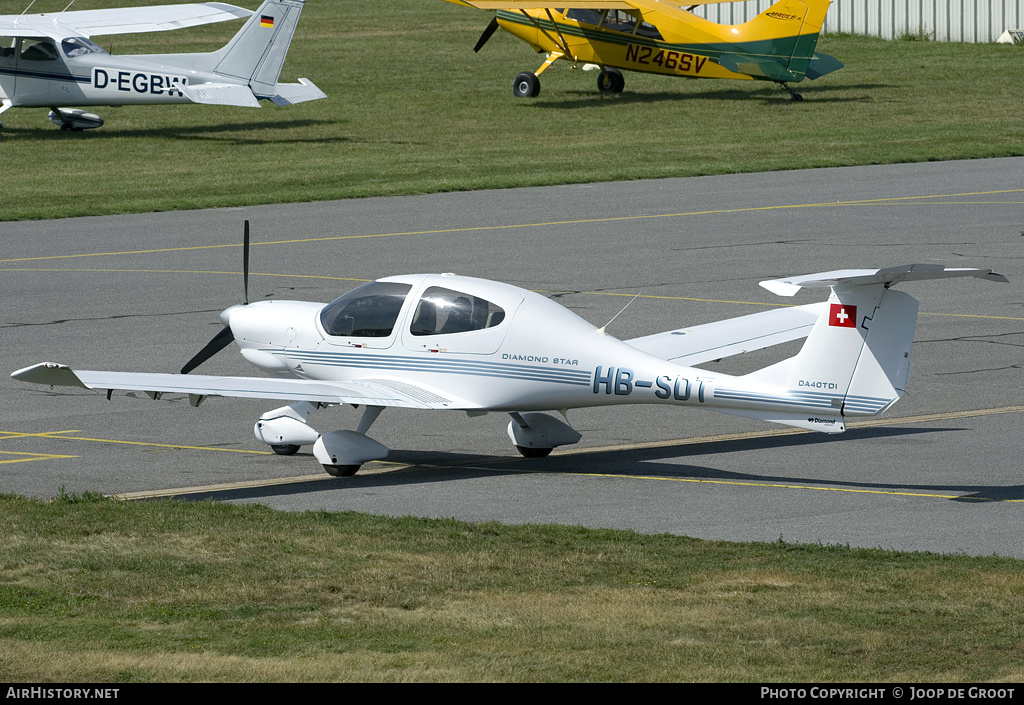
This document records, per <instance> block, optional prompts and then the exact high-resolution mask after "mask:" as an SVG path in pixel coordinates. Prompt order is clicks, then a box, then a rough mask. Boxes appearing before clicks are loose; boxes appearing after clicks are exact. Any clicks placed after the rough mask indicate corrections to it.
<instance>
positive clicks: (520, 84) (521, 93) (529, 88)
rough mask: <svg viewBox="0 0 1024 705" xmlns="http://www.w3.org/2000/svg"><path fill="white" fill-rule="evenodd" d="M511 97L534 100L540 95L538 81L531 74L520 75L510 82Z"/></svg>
mask: <svg viewBox="0 0 1024 705" xmlns="http://www.w3.org/2000/svg"><path fill="white" fill-rule="evenodd" d="M512 95H514V96H515V97H516V98H536V97H537V96H539V95H540V79H539V78H537V77H536V76H535V75H534V74H532V73H521V74H519V75H518V76H516V80H515V81H513V82H512Z"/></svg>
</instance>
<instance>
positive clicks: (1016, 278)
mask: <svg viewBox="0 0 1024 705" xmlns="http://www.w3.org/2000/svg"><path fill="white" fill-rule="evenodd" d="M1022 205H1024V159H1020V158H1013V159H995V160H977V161H965V162H942V163H928V164H906V165H890V166H871V167H851V168H839V169H818V170H810V171H793V172H781V173H770V174H740V175H729V176H714V177H698V178H689V179H669V180H658V181H635V182H626V183H607V184H590V185H580V186H559V187H548V188H534V189H516V190H510V191H483V192H470V193H451V194H438V195H429V196H413V197H396V198H378V199H361V200H351V201H337V202H329V203H309V204H294V205H274V206H260V207H253V208H228V209H216V210H208V211H191V212H174V213H157V214H146V215H127V216H111V217H103V218H73V219H66V220H58V221H38V222H21V223H3V224H0V229H2V231H3V242H4V248H3V253H2V255H0V270H2V272H3V274H2V282H3V284H2V292H3V294H2V295H3V301H4V304H5V305H4V312H3V321H2V324H0V325H2V328H3V336H2V338H0V351H2V355H0V359H2V360H3V361H4V363H5V366H6V368H7V369H6V370H5V372H4V374H3V375H0V399H2V403H0V491H3V492H14V493H20V494H24V495H29V496H35V497H49V496H53V495H55V494H57V493H58V492H60V491H61V489H62V488H63V489H64V490H65V491H67V492H82V491H87V490H91V491H99V492H104V493H119V494H123V495H130V496H137V497H142V496H166V495H168V494H177V495H181V496H189V497H214V498H217V499H220V500H223V501H234V502H262V503H265V504H268V505H270V506H272V507H277V508H280V509H284V510H304V509H326V510H348V509H352V510H358V511H363V512H368V513H375V514H387V515H407V514H409V515H420V516H432V517H455V518H460V519H468V520H474V521H488V520H496V521H502V522H515V523H521V522H531V523H532V522H543V523H548V522H557V523H568V524H578V525H585V526H593V527H613V528H627V529H634V530H637V531H642V532H671V533H676V534H685V535H689V536H697V537H703V538H718V539H728V540H743V541H746V540H758V541H774V540H777V539H779V538H782V539H783V540H785V541H792V542H820V543H825V544H849V545H853V546H866V547H882V548H895V549H902V550H927V551H936V552H944V553H967V554H978V555H983V554H992V553H995V554H1000V555H1008V556H1016V557H1020V558H1024V479H1022V478H1024V463H1022V461H1021V452H1020V448H1021V440H1020V439H1021V433H1022V429H1024V380H1022V375H1024V254H1022V253H1024V249H1022V245H1024V208H1022ZM246 218H248V219H249V220H250V221H251V223H252V237H253V248H252V270H253V274H252V278H251V281H250V285H249V289H250V298H252V299H257V298H296V299H306V300H314V301H330V300H331V299H333V298H334V297H336V296H337V295H338V294H340V293H342V292H344V291H346V290H347V289H349V288H352V287H353V286H355V285H356V284H358V283H361V282H363V281H366V280H370V279H373V278H376V277H380V276H386V275H389V274H398V273H408V272H422V271H453V272H457V273H460V274H467V275H472V276H480V277H486V278H493V279H500V280H503V281H508V282H511V283H514V284H517V285H519V286H523V287H526V288H530V289H534V290H538V291H542V292H545V293H547V295H549V296H552V297H556V298H557V300H558V301H559V302H561V303H562V304H563V305H566V306H568V307H569V308H571V309H572V310H574V311H576V312H577V313H578V314H580V315H581V316H583V317H584V318H586V319H588V320H590V321H592V322H593V323H594V324H595V325H603V324H605V323H607V322H608V321H609V320H610V319H612V318H613V317H614V316H615V315H616V313H617V312H619V311H620V309H622V307H623V306H624V305H626V303H627V302H628V301H630V299H632V297H633V296H635V295H636V294H637V293H638V292H639V294H640V296H639V298H637V299H636V300H635V301H633V303H632V304H630V305H629V307H628V308H627V309H626V311H625V312H624V313H622V315H620V316H618V317H617V318H615V321H614V322H613V323H612V325H611V326H610V327H609V329H608V331H609V333H610V334H612V335H615V336H616V337H620V338H630V337H635V336H639V335H644V334H648V333H653V332H657V331H660V330H666V329H670V328H676V327H679V326H682V325H686V324H696V323H702V322H707V321H712V320H717V319H721V318H727V317H731V316H738V315H743V314H746V313H753V312H756V311H759V310H765V309H766V308H768V307H770V306H775V305H779V304H788V303H809V302H810V301H813V300H817V299H818V297H816V296H814V295H812V294H810V293H808V292H804V293H802V294H801V295H799V296H798V297H797V299H796V300H780V299H779V298H778V297H775V296H774V295H772V294H770V293H769V292H767V291H765V290H763V289H761V288H760V287H758V286H757V282H758V281H761V280H764V279H770V278H776V277H782V276H786V275H792V274H802V273H809V272H818V271H825V270H829V269H838V268H851V267H884V266H891V265H897V264H905V263H911V262H929V263H943V264H947V265H950V266H964V267H986V268H992V269H994V270H996V271H997V272H999V273H1001V274H1004V275H1006V276H1007V277H1009V279H1010V283H1009V284H993V283H990V282H985V281H979V280H953V281H927V282H918V283H910V284H906V285H903V286H901V289H902V290H903V291H906V292H908V293H910V294H911V295H913V296H914V297H915V298H917V299H919V300H920V302H921V314H920V316H919V319H918V328H917V334H916V342H915V345H914V357H913V370H912V373H911V379H910V385H909V387H908V394H907V396H906V397H905V398H904V399H902V400H901V401H900V402H898V403H897V404H896V405H895V407H893V409H892V410H891V411H890V412H888V414H887V415H886V416H885V417H883V418H882V419H878V420H873V421H872V422H869V423H864V424H855V425H853V426H852V427H851V429H850V430H849V431H848V432H847V433H846V434H845V435H843V436H838V437H833V436H823V435H818V434H811V433H799V432H794V431H793V430H792V429H787V428H781V427H773V426H770V425H768V424H763V423H759V422H756V421H753V420H749V419H741V418H737V417H731V416H725V415H721V414H715V413H710V412H701V411H698V410H689V409H687V410H683V409H664V408H653V407H642V406H638V407H628V408H618V409H589V410H578V411H570V412H569V419H570V421H571V422H572V424H573V426H574V427H575V428H576V429H577V430H579V431H580V432H581V433H582V434H583V440H582V441H581V442H580V444H578V445H577V446H574V447H569V448H563V449H559V450H558V451H556V452H555V454H553V455H552V456H551V457H549V458H547V459H544V460H525V459H521V458H519V457H518V456H517V455H516V453H515V450H514V449H513V448H512V447H511V444H510V443H509V441H508V439H507V437H506V435H505V425H506V424H507V422H508V418H507V416H502V415H500V414H490V415H487V416H483V417H476V418H468V417H467V416H466V415H464V414H461V413H458V412H422V411H407V410H388V411H386V412H385V413H384V414H383V415H382V416H381V418H380V419H379V420H378V421H377V423H376V424H375V425H374V427H373V429H372V431H371V433H370V435H371V436H373V437H374V438H376V439H377V440H379V441H380V442H382V443H384V444H385V445H387V446H389V447H390V448H392V449H393V450H392V453H391V455H390V456H389V458H388V461H387V462H383V463H374V464H372V465H369V466H366V467H365V468H364V469H363V470H361V471H360V474H359V475H357V476H355V477H353V478H347V479H333V478H329V477H328V476H327V475H326V474H323V473H322V471H321V470H320V467H319V465H318V464H317V463H316V461H315V460H314V459H313V457H312V454H311V453H310V452H305V451H304V452H302V453H300V454H298V455H296V456H293V457H290V458H282V457H279V456H276V455H273V454H270V453H268V452H267V451H266V450H265V447H263V446H262V444H260V443H259V442H258V441H256V439H255V438H254V437H253V434H252V425H253V422H254V421H255V420H256V418H258V417H259V415H260V414H261V413H262V412H263V411H266V410H267V409H269V408H271V407H273V406H277V404H275V403H273V402H270V403H267V402H257V401H248V400H241V401H239V400H228V399H218V398H214V399H210V400H208V401H206V402H205V403H204V404H203V405H201V406H200V407H198V408H191V407H189V405H188V402H187V400H185V399H182V398H178V399H174V398H172V399H167V398H165V399H164V400H161V401H152V400H150V399H149V398H147V397H146V396H145V395H143V394H137V395H124V394H115V395H114V397H113V398H112V399H111V400H110V401H108V400H107V399H106V398H105V395H103V394H98V393H94V392H88V391H85V390H76V389H69V388H58V389H55V390H50V389H48V388H44V387H38V386H31V385H26V384H21V383H18V382H15V381H14V380H12V379H10V378H9V376H8V375H9V373H10V372H11V371H13V370H15V369H18V368H21V367H25V366H27V365H30V364H33V363H35V362H40V361H43V360H53V361H57V362H62V363H65V364H69V365H72V366H74V367H78V368H81V369H118V370H129V371H160V372H173V371H177V370H178V369H179V368H180V367H181V365H182V364H183V363H184V362H185V361H186V360H188V359H189V358H190V357H191V356H192V355H193V354H194V353H195V352H196V351H197V350H198V349H199V348H200V347H201V346H202V345H203V344H205V343H206V341H207V340H209V339H210V338H211V337H212V336H213V334H214V333H216V332H217V330H218V329H219V328H220V322H219V321H218V319H217V313H218V312H219V311H220V310H221V309H223V308H225V307H227V306H229V305H231V304H234V303H237V302H239V301H240V299H241V297H242V284H241V274H240V270H241V247H240V241H241V228H242V221H243V219H246ZM550 344H551V350H550V354H551V355H558V342H557V341H551V343H550ZM744 358H750V359H732V360H726V361H723V362H722V363H720V364H719V365H718V366H717V369H722V370H725V371H728V372H735V373H738V372H743V371H746V370H750V369H755V368H757V367H760V366H763V365H765V364H768V363H770V362H772V361H774V360H775V359H778V358H777V352H774V351H762V352H759V353H754V354H751V355H749V356H744ZM199 371H200V372H205V373H208V374H250V373H252V368H251V367H249V366H248V365H247V363H245V361H244V360H243V359H242V358H241V357H240V356H239V355H237V354H234V353H233V348H229V349H228V350H226V351H224V352H222V353H221V354H219V355H218V356H217V357H215V358H214V359H212V360H210V361H209V362H208V363H206V364H205V365H204V366H203V367H202V368H200V370H199ZM357 421H358V412H356V411H353V410H351V409H347V408H334V409H330V410H326V411H324V412H321V413H319V414H317V415H316V416H314V417H313V424H314V425H315V426H316V427H317V428H319V429H321V430H323V431H327V430H332V429H334V428H351V427H353V426H354V424H355V423H356V422H357Z"/></svg>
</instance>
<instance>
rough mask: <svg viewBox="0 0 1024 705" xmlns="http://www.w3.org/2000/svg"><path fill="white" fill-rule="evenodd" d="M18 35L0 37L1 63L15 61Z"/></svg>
mask: <svg viewBox="0 0 1024 705" xmlns="http://www.w3.org/2000/svg"><path fill="white" fill-rule="evenodd" d="M17 41H18V38H17V37H0V63H8V64H9V63H11V62H12V61H14V54H15V52H16V51H17V48H16V47H15V43H16V42H17Z"/></svg>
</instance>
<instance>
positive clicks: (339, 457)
mask: <svg viewBox="0 0 1024 705" xmlns="http://www.w3.org/2000/svg"><path fill="white" fill-rule="evenodd" d="M323 406H324V405H322V404H312V403H310V402H306V401H300V402H298V403H295V404H291V405H289V406H282V407H281V408H280V409H274V410H273V411H268V412H267V413H265V414H263V416H261V417H260V420H259V421H257V422H256V426H255V427H254V428H253V432H254V433H255V434H256V438H258V439H260V440H261V441H263V442H264V443H266V444H267V445H269V446H270V449H271V450H272V451H274V452H275V453H277V454H278V455H295V454H296V453H297V452H298V451H299V448H301V447H302V446H304V445H310V444H312V446H313V455H314V456H315V457H316V459H317V460H318V461H320V464H321V465H323V468H324V470H326V471H327V474H329V475H333V476H334V477H350V476H352V475H355V474H356V472H357V471H358V470H359V466H360V465H362V464H363V463H367V462H369V461H371V460H382V459H383V458H384V457H386V456H387V454H388V448H387V447H386V446H383V445H381V444H380V443H378V442H377V441H375V440H373V439H372V438H369V437H368V436H367V435H366V432H367V431H369V430H370V426H372V425H373V422H374V421H376V420H377V417H378V416H380V412H381V411H383V410H384V407H383V406H367V407H364V409H363V416H362V418H361V419H360V421H359V426H357V427H356V430H355V431H331V432H330V433H325V434H323V435H320V434H319V433H317V431H316V429H314V428H313V427H312V426H309V425H308V423H307V421H308V420H309V416H310V414H312V413H313V412H314V411H316V410H318V409H321V408H323Z"/></svg>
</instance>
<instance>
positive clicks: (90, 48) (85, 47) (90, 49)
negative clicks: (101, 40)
mask: <svg viewBox="0 0 1024 705" xmlns="http://www.w3.org/2000/svg"><path fill="white" fill-rule="evenodd" d="M60 47H61V49H63V50H64V54H65V55H67V56H68V57H74V56H85V55H86V54H93V53H96V52H100V53H105V52H103V50H102V49H100V48H99V47H98V46H97V45H96V44H94V43H93V42H91V41H89V40H88V39H86V38H85V37H68V38H67V39H65V40H64V41H62V42H61V43H60Z"/></svg>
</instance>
